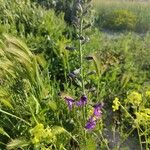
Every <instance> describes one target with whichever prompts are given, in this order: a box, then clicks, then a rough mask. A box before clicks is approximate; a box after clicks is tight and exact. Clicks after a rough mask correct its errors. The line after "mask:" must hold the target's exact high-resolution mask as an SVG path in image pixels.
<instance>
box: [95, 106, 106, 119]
mask: <svg viewBox="0 0 150 150" xmlns="http://www.w3.org/2000/svg"><path fill="white" fill-rule="evenodd" d="M103 106H104V104H103V103H98V104H95V105H94V106H93V107H94V113H93V116H95V117H96V118H97V119H99V118H100V117H101V115H102V111H101V109H102V107H103Z"/></svg>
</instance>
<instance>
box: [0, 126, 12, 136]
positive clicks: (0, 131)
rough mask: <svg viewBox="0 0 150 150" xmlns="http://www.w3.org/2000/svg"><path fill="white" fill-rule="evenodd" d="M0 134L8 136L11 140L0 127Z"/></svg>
mask: <svg viewBox="0 0 150 150" xmlns="http://www.w3.org/2000/svg"><path fill="white" fill-rule="evenodd" d="M0 134H2V135H5V136H7V137H8V138H10V136H9V135H8V134H7V133H6V132H5V130H4V129H3V128H2V127H0Z"/></svg>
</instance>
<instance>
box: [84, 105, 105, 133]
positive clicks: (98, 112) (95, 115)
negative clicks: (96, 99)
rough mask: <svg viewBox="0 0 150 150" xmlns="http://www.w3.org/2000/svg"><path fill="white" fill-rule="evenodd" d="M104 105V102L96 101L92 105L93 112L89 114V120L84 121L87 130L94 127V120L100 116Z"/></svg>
mask: <svg viewBox="0 0 150 150" xmlns="http://www.w3.org/2000/svg"><path fill="white" fill-rule="evenodd" d="M103 106H104V103H98V104H95V105H94V106H93V108H94V110H93V113H92V115H91V116H90V118H89V120H88V121H87V123H86V126H85V128H86V129H87V130H92V129H94V128H95V126H96V122H97V121H98V120H99V119H100V118H101V116H102V111H101V109H102V107H103Z"/></svg>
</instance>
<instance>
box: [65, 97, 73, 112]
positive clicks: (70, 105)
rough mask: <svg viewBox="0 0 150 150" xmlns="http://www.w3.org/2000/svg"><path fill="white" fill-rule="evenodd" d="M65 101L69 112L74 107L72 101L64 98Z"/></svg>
mask: <svg viewBox="0 0 150 150" xmlns="http://www.w3.org/2000/svg"><path fill="white" fill-rule="evenodd" d="M65 100H66V101H67V103H68V107H69V110H72V107H73V105H74V99H72V98H67V97H65Z"/></svg>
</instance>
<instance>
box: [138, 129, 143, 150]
mask: <svg viewBox="0 0 150 150" xmlns="http://www.w3.org/2000/svg"><path fill="white" fill-rule="evenodd" d="M137 131H138V136H139V142H140V148H141V150H143V147H142V141H141V137H140V131H139V128H137Z"/></svg>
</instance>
